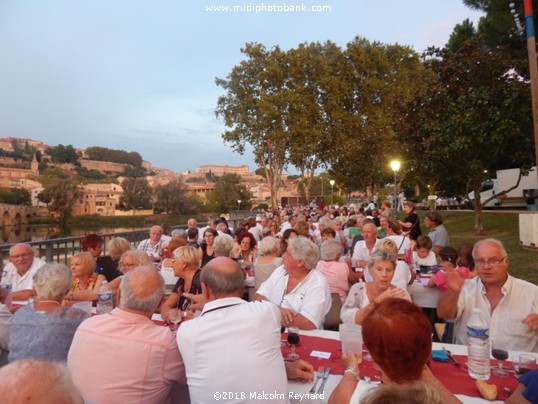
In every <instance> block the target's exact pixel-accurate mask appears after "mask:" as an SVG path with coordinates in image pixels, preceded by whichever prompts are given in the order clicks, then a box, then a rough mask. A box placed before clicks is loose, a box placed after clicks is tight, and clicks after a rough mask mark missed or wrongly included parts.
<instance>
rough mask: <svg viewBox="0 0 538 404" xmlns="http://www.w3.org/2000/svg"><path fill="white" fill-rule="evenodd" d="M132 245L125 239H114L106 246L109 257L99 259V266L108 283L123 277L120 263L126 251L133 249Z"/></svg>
mask: <svg viewBox="0 0 538 404" xmlns="http://www.w3.org/2000/svg"><path fill="white" fill-rule="evenodd" d="M131 248H132V247H131V243H129V241H128V240H126V239H124V238H123V237H114V238H112V239H110V240H109V241H108V243H107V244H106V249H107V251H108V255H105V256H102V257H97V266H99V267H101V268H102V269H103V275H105V277H106V279H107V281H109V282H110V281H112V280H113V279H116V278H117V277H118V276H120V275H121V273H120V271H119V270H118V262H119V260H120V258H121V255H122V254H123V253H124V252H125V251H129V250H130V249H131Z"/></svg>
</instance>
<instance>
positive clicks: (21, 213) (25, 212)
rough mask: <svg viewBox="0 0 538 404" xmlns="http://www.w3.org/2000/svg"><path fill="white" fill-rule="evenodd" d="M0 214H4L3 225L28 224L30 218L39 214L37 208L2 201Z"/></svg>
mask: <svg viewBox="0 0 538 404" xmlns="http://www.w3.org/2000/svg"><path fill="white" fill-rule="evenodd" d="M0 214H1V215H2V227H6V226H20V225H21V224H27V223H28V221H29V219H30V218H31V217H33V216H35V215H36V214H37V208H33V207H30V206H23V205H8V204H7V203H0Z"/></svg>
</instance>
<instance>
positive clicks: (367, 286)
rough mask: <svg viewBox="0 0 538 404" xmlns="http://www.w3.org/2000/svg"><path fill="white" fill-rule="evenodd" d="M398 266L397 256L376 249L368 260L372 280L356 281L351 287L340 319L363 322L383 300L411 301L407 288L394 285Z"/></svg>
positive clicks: (357, 322)
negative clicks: (393, 281)
mask: <svg viewBox="0 0 538 404" xmlns="http://www.w3.org/2000/svg"><path fill="white" fill-rule="evenodd" d="M395 268H396V256H395V255H394V254H389V253H387V252H386V251H382V250H374V252H373V253H372V256H371V257H370V261H369V262H368V271H369V273H370V276H371V277H372V280H371V281H369V282H366V283H356V284H355V285H353V286H352V287H351V290H350V291H349V294H348V295H347V299H346V301H345V303H344V305H343V306H342V310H341V311H340V319H341V320H342V322H344V323H356V324H362V322H363V320H364V318H365V317H366V316H367V315H368V314H370V313H371V312H372V311H373V310H374V309H375V307H376V306H377V305H378V304H380V303H381V302H382V301H383V300H385V299H389V298H399V299H405V300H408V301H411V296H409V293H408V292H407V290H406V289H401V288H398V287H396V286H394V285H393V284H392V283H391V282H392V278H393V277H394V270H395Z"/></svg>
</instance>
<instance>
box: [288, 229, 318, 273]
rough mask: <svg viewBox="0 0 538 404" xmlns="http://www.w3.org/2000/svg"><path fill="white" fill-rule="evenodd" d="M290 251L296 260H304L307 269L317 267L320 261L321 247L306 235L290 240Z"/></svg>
mask: <svg viewBox="0 0 538 404" xmlns="http://www.w3.org/2000/svg"><path fill="white" fill-rule="evenodd" d="M288 251H289V253H290V254H291V256H292V257H293V258H295V259H296V260H302V261H303V262H304V263H305V266H306V268H307V269H309V270H310V269H312V268H315V267H316V265H317V264H318V261H319V248H318V246H317V245H316V244H314V243H313V242H312V241H310V240H308V239H307V238H305V237H294V238H290V239H289V240H288Z"/></svg>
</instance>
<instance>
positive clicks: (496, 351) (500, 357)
mask: <svg viewBox="0 0 538 404" xmlns="http://www.w3.org/2000/svg"><path fill="white" fill-rule="evenodd" d="M491 355H492V356H493V357H494V358H495V359H497V366H494V367H493V374H494V375H495V376H499V377H507V376H508V373H507V372H506V371H505V370H504V361H505V360H507V359H508V349H507V348H506V344H505V343H503V342H502V341H499V340H492V341H491Z"/></svg>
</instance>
